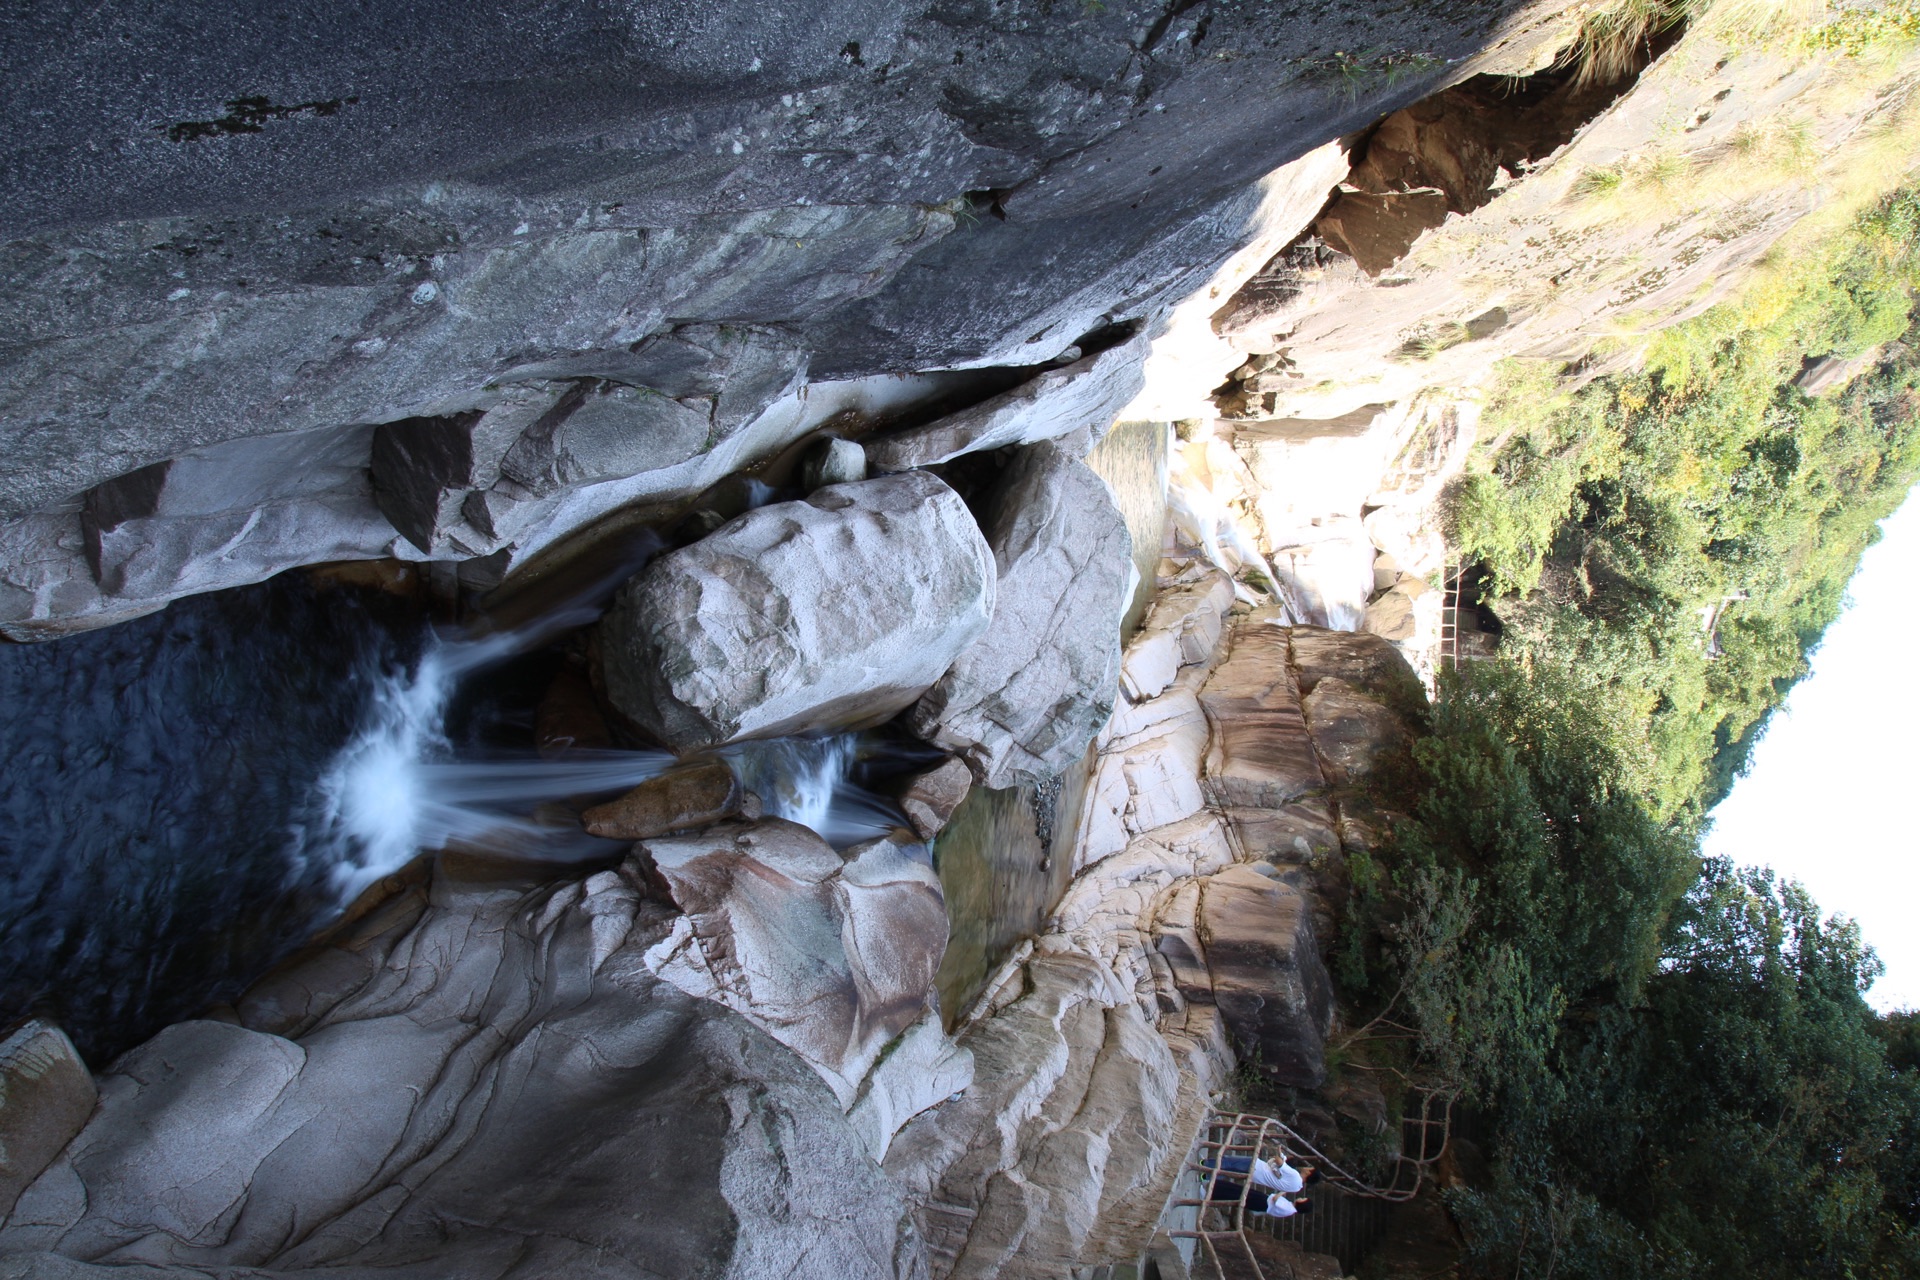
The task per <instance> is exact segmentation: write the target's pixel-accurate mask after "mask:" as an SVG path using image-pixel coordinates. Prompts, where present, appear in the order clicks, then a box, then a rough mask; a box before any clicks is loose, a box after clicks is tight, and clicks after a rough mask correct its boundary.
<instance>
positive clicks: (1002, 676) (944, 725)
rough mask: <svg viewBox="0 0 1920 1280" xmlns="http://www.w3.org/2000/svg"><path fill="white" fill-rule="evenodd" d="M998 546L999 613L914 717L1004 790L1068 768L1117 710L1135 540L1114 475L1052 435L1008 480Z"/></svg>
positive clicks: (995, 537)
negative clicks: (1103, 474)
mask: <svg viewBox="0 0 1920 1280" xmlns="http://www.w3.org/2000/svg"><path fill="white" fill-rule="evenodd" d="M987 543H988V545H989V546H991V547H992V548H993V558H994V563H995V565H996V567H997V568H998V571H999V574H998V576H999V586H998V588H997V592H996V596H995V600H994V607H993V621H992V622H991V623H990V624H988V626H987V630H986V633H985V634H984V635H982V636H981V637H980V638H979V639H978V640H976V641H974V642H973V644H972V645H971V646H970V647H968V648H967V649H966V650H965V651H964V652H962V653H961V654H960V656H959V657H958V658H957V659H955V660H954V664H953V666H952V667H950V668H949V669H948V671H947V673H946V674H945V675H944V676H942V677H940V680H939V681H938V683H936V684H935V685H934V686H933V688H931V689H929V690H927V692H926V693H925V694H924V695H923V696H922V697H921V699H920V701H919V702H917V703H915V704H914V707H913V710H912V711H911V712H909V713H908V716H907V724H908V725H909V727H911V728H912V729H913V731H914V732H915V733H917V734H919V735H920V736H921V737H923V738H925V739H927V740H928V741H930V742H933V743H935V744H937V745H939V746H941V747H944V748H945V749H947V750H949V751H953V752H956V753H958V754H960V755H961V756H964V757H965V758H966V760H967V761H968V763H969V765H970V766H971V767H972V769H973V771H974V773H975V775H976V776H977V777H978V778H979V779H980V780H981V781H982V782H984V783H985V784H986V785H987V786H989V787H995V788H1003V787H1011V786H1015V785H1017V784H1019V783H1023V782H1024V783H1036V782H1042V781H1044V780H1046V779H1048V778H1052V777H1055V776H1057V775H1058V774H1059V773H1060V771H1061V770H1063V769H1065V768H1066V767H1067V766H1068V765H1070V764H1072V763H1074V762H1075V761H1077V760H1079V759H1080V758H1081V757H1082V756H1084V755H1085V754H1086V751H1087V744H1088V743H1089V742H1091V741H1093V736H1094V735H1095V734H1096V733H1098V732H1100V729H1101V727H1102V726H1104V725H1105V724H1106V723H1107V718H1108V717H1109V716H1110V715H1112V714H1113V700H1114V694H1115V687H1116V679H1117V676H1118V672H1119V667H1120V615H1121V613H1122V612H1123V611H1124V610H1125V609H1126V606H1127V599H1128V591H1129V588H1130V586H1131V583H1130V581H1129V576H1128V575H1129V571H1130V569H1131V568H1132V564H1133V559H1132V557H1133V542H1132V539H1131V538H1130V537H1129V536H1128V534H1127V525H1126V520H1125V518H1124V517H1123V516H1122V515H1121V514H1120V509H1119V508H1118V507H1116V506H1115V505H1114V502H1113V495H1112V494H1111V493H1110V492H1108V490H1107V486H1106V483H1105V482H1104V481H1102V480H1101V479H1100V477H1099V476H1097V475H1095V474H1094V473H1093V470H1092V469H1091V468H1089V467H1088V466H1087V464H1086V463H1084V462H1081V461H1080V460H1079V459H1077V458H1074V457H1072V456H1070V455H1069V454H1066V453H1064V452H1062V451H1061V450H1060V449H1059V448H1058V447H1056V446H1055V445H1053V444H1051V443H1043V444H1038V445H1035V446H1033V447H1032V448H1029V449H1025V450H1022V451H1021V452H1020V453H1019V454H1018V455H1017V456H1016V457H1015V458H1014V460H1013V462H1012V463H1010V464H1009V465H1008V467H1007V470H1006V472H1005V473H1004V474H1003V475H1002V476H1001V479H1000V484H999V488H998V490H997V492H996V493H995V494H994V496H993V516H992V519H991V522H990V523H989V525H988V528H987Z"/></svg>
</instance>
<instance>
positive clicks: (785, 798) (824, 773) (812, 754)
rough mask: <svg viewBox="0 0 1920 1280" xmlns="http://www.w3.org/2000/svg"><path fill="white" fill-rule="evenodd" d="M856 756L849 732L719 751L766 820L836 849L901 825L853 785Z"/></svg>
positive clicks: (888, 808)
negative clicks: (804, 831) (792, 826)
mask: <svg viewBox="0 0 1920 1280" xmlns="http://www.w3.org/2000/svg"><path fill="white" fill-rule="evenodd" d="M859 754H860V739H859V735H858V734H853V733H842V734H835V735H833V736H831V737H805V738H769V739H766V740H764V741H758V742H740V743H735V744H734V745H733V746H730V747H727V748H725V749H724V750H723V751H722V752H721V755H722V756H724V757H725V759H726V761H727V763H728V765H729V766H730V767H731V768H732V769H733V771H734V774H735V775H736V776H737V777H738V778H739V779H740V785H741V786H743V787H745V788H746V789H747V790H749V791H751V792H753V793H754V794H755V795H757V796H759V797H760V803H761V804H762V805H763V806H764V808H765V811H766V813H767V815H768V816H770V817H775V818H785V819H787V820H788V821H790V822H797V823H799V824H800V825H801V826H803V827H809V828H811V829H812V830H814V831H815V832H817V833H818V834H819V835H820V836H821V837H822V838H823V839H825V840H826V841H827V842H828V843H829V844H831V845H833V846H834V847H835V848H836V849H839V848H845V847H846V846H848V845H851V844H858V843H859V842H860V841H862V840H872V839H874V838H876V837H879V836H883V835H885V834H886V833H887V832H889V831H891V830H892V829H894V828H895V827H899V826H903V825H905V824H904V822H903V820H902V818H901V816H900V814H899V813H898V811H896V810H895V809H894V808H893V807H892V806H890V805H889V804H888V803H887V802H886V801H884V800H882V799H881V798H880V797H879V796H877V795H875V794H873V793H872V792H870V791H868V790H866V789H865V788H863V787H861V786H859V785H858V784H857V783H855V782H854V781H853V771H854V766H855V764H856V763H857V761H858V759H859Z"/></svg>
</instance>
